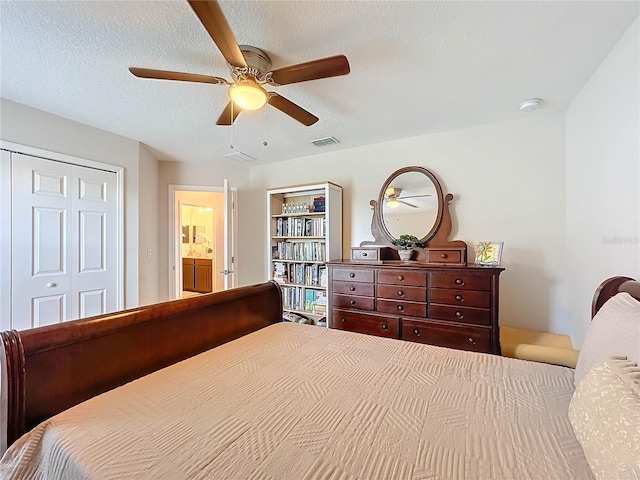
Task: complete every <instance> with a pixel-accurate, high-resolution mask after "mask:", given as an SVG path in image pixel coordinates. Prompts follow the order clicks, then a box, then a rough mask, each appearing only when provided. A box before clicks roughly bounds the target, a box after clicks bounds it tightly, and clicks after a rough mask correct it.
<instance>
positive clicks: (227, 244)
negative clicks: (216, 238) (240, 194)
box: [221, 178, 236, 290]
mask: <svg viewBox="0 0 640 480" xmlns="http://www.w3.org/2000/svg"><path fill="white" fill-rule="evenodd" d="M234 214H235V204H234V201H233V193H232V191H231V186H229V180H227V179H226V178H225V179H224V270H223V271H222V272H221V273H222V274H223V275H224V289H225V290H228V289H229V288H234V287H235V286H236V276H235V248H234V247H235V246H234V240H235V238H234V227H235V218H234Z"/></svg>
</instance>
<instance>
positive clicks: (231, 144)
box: [229, 102, 234, 150]
mask: <svg viewBox="0 0 640 480" xmlns="http://www.w3.org/2000/svg"><path fill="white" fill-rule="evenodd" d="M233 105H234V103H233V102H231V130H230V131H229V135H230V137H231V138H230V139H229V149H231V150H233Z"/></svg>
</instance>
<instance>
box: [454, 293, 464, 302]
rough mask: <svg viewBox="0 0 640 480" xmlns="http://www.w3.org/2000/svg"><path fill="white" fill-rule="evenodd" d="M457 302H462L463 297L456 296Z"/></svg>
mask: <svg viewBox="0 0 640 480" xmlns="http://www.w3.org/2000/svg"><path fill="white" fill-rule="evenodd" d="M456 300H457V301H459V302H461V301H462V300H464V299H463V298H462V295H456Z"/></svg>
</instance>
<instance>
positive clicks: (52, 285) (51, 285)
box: [47, 282, 58, 288]
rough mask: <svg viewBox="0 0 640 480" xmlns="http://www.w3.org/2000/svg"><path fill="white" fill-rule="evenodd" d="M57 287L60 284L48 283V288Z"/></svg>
mask: <svg viewBox="0 0 640 480" xmlns="http://www.w3.org/2000/svg"><path fill="white" fill-rule="evenodd" d="M57 286H58V284H57V283H54V282H49V283H47V288H53V287H57Z"/></svg>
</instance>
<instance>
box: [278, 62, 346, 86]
mask: <svg viewBox="0 0 640 480" xmlns="http://www.w3.org/2000/svg"><path fill="white" fill-rule="evenodd" d="M350 71H351V69H350V67H349V61H348V60H347V57H345V56H344V55H336V56H334V57H327V58H321V59H319V60H312V61H310V62H306V63H299V64H298V65H291V66H289V67H284V68H279V69H278V70H274V71H272V72H271V79H272V80H273V81H274V82H275V83H277V84H278V85H288V84H290V83H299V82H306V81H308V80H318V79H320V78H328V77H338V76H340V75H346V74H348V73H349V72H350Z"/></svg>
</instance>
